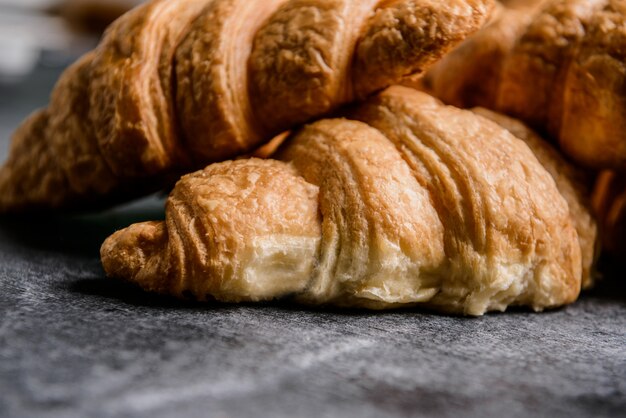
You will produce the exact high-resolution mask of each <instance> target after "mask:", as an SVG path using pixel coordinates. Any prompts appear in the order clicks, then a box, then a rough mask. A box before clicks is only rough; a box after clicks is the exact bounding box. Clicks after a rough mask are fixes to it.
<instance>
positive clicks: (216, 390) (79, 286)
mask: <svg viewBox="0 0 626 418" xmlns="http://www.w3.org/2000/svg"><path fill="white" fill-rule="evenodd" d="M57 74H58V71H57V70H40V71H39V72H38V73H37V74H35V75H34V76H33V77H32V78H31V79H29V80H27V82H25V83H23V84H21V85H18V86H12V87H6V86H4V87H0V160H4V158H5V156H6V149H7V142H8V136H9V134H10V132H11V131H12V130H13V129H14V128H15V126H16V125H17V123H18V122H19V120H20V119H21V118H22V117H24V116H25V115H26V114H27V113H29V112H30V111H31V110H32V109H33V108H34V107H36V106H39V105H42V104H44V103H45V101H46V97H47V95H48V92H49V89H50V86H51V84H52V83H53V81H54V79H55V78H56V77H57ZM161 204H162V202H161V201H159V200H158V199H157V198H152V199H148V200H144V201H142V202H139V203H136V204H133V205H130V206H127V207H124V208H121V209H117V210H115V211H111V212H107V213H104V214H99V215H91V216H81V217H71V218H61V219H59V218H52V217H45V218H44V217H42V218H39V219H7V218H0V416H1V417H39V416H60V417H87V416H88V417H118V416H125V417H168V416H213V417H262V416H268V417H294V416H302V417H326V416H328V417H344V416H345V417H381V416H425V417H459V416H463V417H501V416H507V417H522V416H523V417H527V416H533V417H534V416H546V417H579V416H580V417H584V416H593V417H618V416H622V417H623V416H625V415H626V285H625V283H626V280H625V279H624V273H623V272H620V271H617V270H615V269H609V270H610V272H609V273H607V274H606V278H605V280H604V282H602V283H601V285H600V286H599V287H598V288H597V289H596V290H594V291H592V292H589V293H586V294H584V295H583V296H582V297H581V299H580V300H579V301H578V302H577V303H575V304H574V305H572V306H570V307H567V308H565V309H561V310H557V311H553V312H546V313H543V314H534V313H530V312H527V311H514V312H509V313H506V314H492V315H487V316H484V317H482V318H474V319H471V318H460V317H449V316H442V315H437V314H432V313H428V312H423V311H419V310H409V311H396V312H386V313H370V312H363V311H350V312H337V311H329V310H319V311H316V310H301V309H299V308H297V307H293V306H289V305H284V304H269V305H238V306H235V305H218V304H206V305H200V304H181V303H178V302H175V301H172V300H170V299H167V298H161V297H155V296H151V295H146V294H144V293H142V292H140V291H138V290H136V289H135V288H133V287H129V286H127V285H124V284H121V283H118V282H116V281H112V280H107V279H105V277H104V274H103V272H102V269H101V267H100V264H99V259H98V249H99V246H100V244H101V242H102V240H103V239H104V238H105V237H106V236H108V235H109V234H110V233H111V232H113V231H114V230H116V229H118V228H121V227H124V226H127V225H128V224H129V223H131V222H134V221H140V220H145V219H147V218H150V219H158V218H161V217H162V216H163V212H162V209H161Z"/></svg>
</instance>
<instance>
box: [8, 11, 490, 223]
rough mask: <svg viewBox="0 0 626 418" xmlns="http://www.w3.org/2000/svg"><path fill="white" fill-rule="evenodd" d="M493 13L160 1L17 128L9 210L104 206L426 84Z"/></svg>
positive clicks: (121, 23)
mask: <svg viewBox="0 0 626 418" xmlns="http://www.w3.org/2000/svg"><path fill="white" fill-rule="evenodd" d="M492 6H493V4H492V1H491V0H453V1H448V2H440V1H437V0H398V1H384V0H359V1H356V0H263V1H260V0H259V1H251V0H152V1H150V2H148V3H146V4H144V5H142V6H140V7H138V8H136V9H134V10H133V11H130V12H129V13H127V14H125V15H124V16H123V17H121V18H120V19H118V20H117V21H116V22H114V23H113V24H112V25H111V26H110V27H109V29H108V30H107V32H106V34H105V35H104V37H103V39H102V41H101V42H100V44H99V46H98V47H97V48H96V49H95V51H94V52H92V53H89V54H87V55H86V56H85V57H83V58H82V59H81V60H79V61H78V62H77V63H76V64H75V65H73V66H72V67H71V68H69V69H68V70H67V71H66V72H65V73H64V74H63V75H62V77H61V79H60V80H59V82H58V84H57V85H56V87H55V89H54V91H53V93H52V97H51V100H50V104H49V106H48V107H47V108H46V109H44V110H42V111H40V112H38V113H36V114H34V115H33V116H32V117H31V118H29V119H28V120H26V121H25V122H24V124H23V125H22V126H21V127H20V128H19V129H18V130H17V132H16V133H15V135H14V137H13V145H12V150H11V153H10V156H9V159H8V161H7V163H6V164H5V166H4V167H3V168H2V169H1V170H0V211H5V212H6V211H19V210H33V209H41V208H74V209H82V208H86V207H95V208H99V207H102V206H104V205H107V204H110V203H111V202H115V201H119V200H124V199H128V198H131V197H136V196H138V195H142V194H145V193H147V192H150V191H151V190H154V189H158V188H160V187H163V185H164V184H168V182H169V181H171V179H174V178H178V177H179V176H180V174H181V173H185V172H190V171H193V170H195V169H197V168H200V167H204V166H205V165H206V164H208V163H210V162H215V161H221V160H224V159H228V158H232V157H234V156H237V155H239V154H242V153H245V152H249V151H251V150H252V149H254V148H256V147H257V146H258V145H260V144H262V143H263V142H265V141H268V140H270V139H272V137H274V136H275V135H277V134H280V133H282V132H284V131H286V130H289V129H291V128H292V127H294V126H296V125H298V124H301V123H303V122H306V121H308V120H310V119H312V118H317V117H319V116H320V115H323V114H326V113H329V112H331V111H333V110H335V109H337V108H338V107H340V106H341V105H343V104H346V103H349V102H352V101H354V100H356V99H363V98H365V97H366V96H368V95H370V94H372V93H373V92H375V91H377V90H381V89H383V88H385V87H387V86H389V85H390V84H393V83H394V82H396V81H398V80H400V79H402V78H403V77H405V76H409V75H413V74H417V73H422V72H423V71H424V70H425V69H426V68H428V67H429V66H430V65H431V64H432V63H433V62H434V61H436V60H437V59H438V58H439V57H441V56H442V55H443V54H444V53H445V52H446V51H448V50H449V49H450V48H451V47H452V46H454V45H455V44H457V43H458V42H460V41H461V40H462V39H464V38H465V37H466V36H467V35H468V34H470V33H472V32H474V31H475V30H477V29H478V28H479V27H480V26H481V25H482V23H483V22H484V21H485V20H486V19H487V17H488V15H489V13H490V10H491V9H492ZM53 185H54V187H52V186H53Z"/></svg>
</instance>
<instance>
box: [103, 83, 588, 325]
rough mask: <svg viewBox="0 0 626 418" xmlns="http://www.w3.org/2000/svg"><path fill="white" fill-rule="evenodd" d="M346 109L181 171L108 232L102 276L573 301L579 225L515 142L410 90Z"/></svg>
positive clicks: (440, 298)
mask: <svg viewBox="0 0 626 418" xmlns="http://www.w3.org/2000/svg"><path fill="white" fill-rule="evenodd" d="M347 117H348V118H349V119H328V120H322V121H319V122H315V123H313V124H311V125H309V126H306V127H305V128H303V129H302V130H300V131H299V132H297V133H295V134H294V135H293V136H292V137H291V138H289V139H288V140H287V141H286V142H285V144H284V145H283V147H282V148H281V149H280V150H279V151H278V153H277V155H276V156H277V158H278V159H279V160H280V161H276V160H260V159H248V160H238V161H230V162H224V163H218V164H214V165H210V166H208V167H207V168H205V169H204V170H201V171H198V172H196V173H193V174H189V175H187V176H185V177H183V178H182V179H181V180H180V182H179V183H178V184H177V185H176V187H175V189H174V191H173V192H172V194H171V195H170V197H169V199H168V202H167V208H166V221H165V222H146V223H140V224H135V225H132V226H130V227H129V228H127V229H125V230H122V231H119V232H117V233H115V234H114V235H112V236H111V237H109V238H108V239H107V240H106V242H105V243H104V244H103V246H102V250H101V256H102V262H103V266H104V269H105V271H106V273H107V274H108V275H109V276H111V277H116V278H121V279H125V280H129V281H131V282H134V283H137V284H139V285H140V286H141V287H143V288H144V289H146V290H149V291H154V292H159V293H165V294H171V295H174V296H178V297H191V298H196V299H199V300H207V299H213V298H215V299H217V300H221V301H229V302H238V301H259V300H268V299H273V298H277V297H282V296H286V295H293V296H294V297H295V298H296V300H298V301H300V302H303V303H309V304H334V305H339V306H358V307H366V308H373V309H384V308H393V307H399V306H410V305H415V304H419V305H422V306H427V307H430V308H433V309H436V310H441V311H445V312H453V313H461V314H467V315H481V314H483V313H485V312H487V311H493V310H499V311H503V310H505V309H506V308H507V306H510V305H524V306H530V307H532V308H533V309H535V310H537V311H540V310H542V309H545V308H551V307H556V306H561V305H563V304H567V303H570V302H572V301H574V300H575V299H576V298H577V296H578V294H579V292H580V288H581V276H582V261H581V245H580V241H579V236H578V234H577V232H576V228H575V225H576V221H575V220H574V219H573V216H572V211H571V210H570V208H569V207H568V203H567V201H566V199H564V198H563V196H562V195H561V194H560V192H559V190H558V189H557V186H556V183H555V181H554V180H553V179H552V177H551V176H550V174H549V173H548V171H546V169H544V168H543V166H542V165H541V164H540V163H539V161H538V160H537V158H536V157H535V156H534V155H533V153H532V151H531V150H530V149H529V147H528V146H527V145H526V144H525V143H524V142H523V141H521V140H519V139H517V138H515V137H514V136H513V135H512V134H511V133H510V132H509V131H507V130H505V129H503V128H502V127H500V126H499V125H497V124H496V123H493V122H492V121H490V120H488V119H486V118H484V117H481V116H479V115H477V114H475V113H472V112H470V111H466V110H460V109H457V108H453V107H447V106H444V105H442V104H441V103H440V102H439V101H438V100H436V99H434V98H432V97H430V96H428V95H426V94H425V93H420V92H417V91H415V90H412V89H408V88H405V87H392V88H389V89H387V90H386V91H384V92H382V93H380V94H379V95H377V96H375V97H373V98H371V99H369V100H368V101H367V102H365V103H364V104H362V105H360V106H359V107H357V108H355V109H352V110H350V111H349V112H348V114H347ZM546 157H547V158H549V155H548V154H546ZM557 164H558V163H557ZM574 216H575V215H574ZM586 268H587V269H588V268H589V266H586Z"/></svg>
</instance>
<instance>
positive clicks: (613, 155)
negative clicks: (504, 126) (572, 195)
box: [424, 0, 626, 170]
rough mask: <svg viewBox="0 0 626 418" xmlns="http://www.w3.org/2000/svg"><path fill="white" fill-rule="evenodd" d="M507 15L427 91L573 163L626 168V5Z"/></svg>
mask: <svg viewBox="0 0 626 418" xmlns="http://www.w3.org/2000/svg"><path fill="white" fill-rule="evenodd" d="M534 5H535V6H536V5H539V6H540V7H538V8H537V7H527V8H523V7H522V8H520V7H518V8H515V9H505V10H504V11H503V12H502V13H501V14H500V15H499V17H498V18H497V19H495V21H494V22H493V23H491V24H490V25H489V26H487V27H486V28H485V29H484V30H482V31H480V32H478V33H477V34H476V35H475V36H473V37H471V38H469V39H468V40H467V41H466V42H465V43H463V44H462V45H460V46H459V47H458V48H457V49H455V51H453V52H452V53H450V54H448V55H447V56H446V58H444V59H443V60H442V61H441V62H440V63H438V64H437V65H436V66H435V67H434V68H433V69H432V71H431V72H430V73H429V74H428V75H427V77H426V79H425V80H424V84H425V86H426V88H427V90H428V91H430V92H432V93H434V94H435V95H436V96H438V97H440V98H441V99H442V100H444V101H445V102H446V103H449V104H454V105H456V106H460V107H472V106H484V107H487V108H490V109H494V110H498V111H501V112H504V113H507V114H509V115H512V116H515V117H518V118H520V119H522V120H524V121H526V122H527V123H529V124H530V125H532V126H534V127H535V128H537V129H539V130H541V131H544V132H546V133H548V134H549V135H550V136H551V137H552V138H553V139H554V140H556V141H558V142H559V144H560V146H561V148H562V149H563V151H564V152H565V153H567V154H568V155H569V156H570V157H571V158H573V159H575V160H576V161H577V162H579V163H581V164H583V165H586V166H588V167H591V168H613V169H617V170H624V169H626V89H624V86H625V85H626V49H625V48H624V45H626V1H625V0H544V1H540V2H538V3H536V2H535V4H534Z"/></svg>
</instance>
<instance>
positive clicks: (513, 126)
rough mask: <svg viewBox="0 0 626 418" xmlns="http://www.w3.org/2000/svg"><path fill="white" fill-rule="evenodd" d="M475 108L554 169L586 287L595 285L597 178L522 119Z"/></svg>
mask: <svg viewBox="0 0 626 418" xmlns="http://www.w3.org/2000/svg"><path fill="white" fill-rule="evenodd" d="M472 111H473V112H474V113H477V114H479V115H481V116H483V117H485V118H487V119H490V120H492V121H494V122H496V123H497V124H498V125H500V126H502V127H503V128H505V129H506V130H508V131H509V132H511V133H512V134H513V135H514V136H515V137H516V138H519V139H521V140H522V141H524V142H525V143H526V145H528V147H529V148H530V149H531V150H532V152H533V154H534V155H535V157H537V160H538V161H539V162H540V163H541V165H542V166H543V167H544V168H545V169H546V171H547V172H548V173H550V175H551V176H552V178H553V179H554V181H555V183H556V187H557V188H558V189H559V192H560V193H561V195H562V196H563V197H564V198H565V200H566V201H567V204H568V206H569V209H570V214H571V217H572V220H573V221H574V227H575V228H576V232H577V233H578V239H579V241H580V248H581V256H582V262H583V275H582V285H583V288H584V289H588V288H590V287H591V286H593V284H594V278H595V275H596V272H595V269H594V267H595V264H596V261H597V258H598V256H599V255H600V240H599V238H598V235H599V234H598V223H597V221H596V218H595V216H594V210H593V208H592V202H591V193H592V190H591V189H592V180H593V179H592V178H591V177H590V176H589V173H587V172H586V171H585V170H582V169H580V168H578V167H576V166H574V165H573V164H571V163H570V162H569V161H567V160H566V159H565V158H564V157H563V156H562V155H561V154H560V153H559V152H558V151H557V150H556V149H555V148H554V147H552V146H551V145H550V144H549V143H548V142H547V141H545V140H543V139H542V138H541V137H540V136H539V135H538V134H537V133H536V132H535V131H533V130H532V129H530V128H529V127H528V126H526V125H524V124H523V123H522V122H520V121H518V120H516V119H513V118H510V117H508V116H504V115H502V114H499V113H496V112H493V111H491V110H487V109H484V108H474V109H472Z"/></svg>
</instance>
